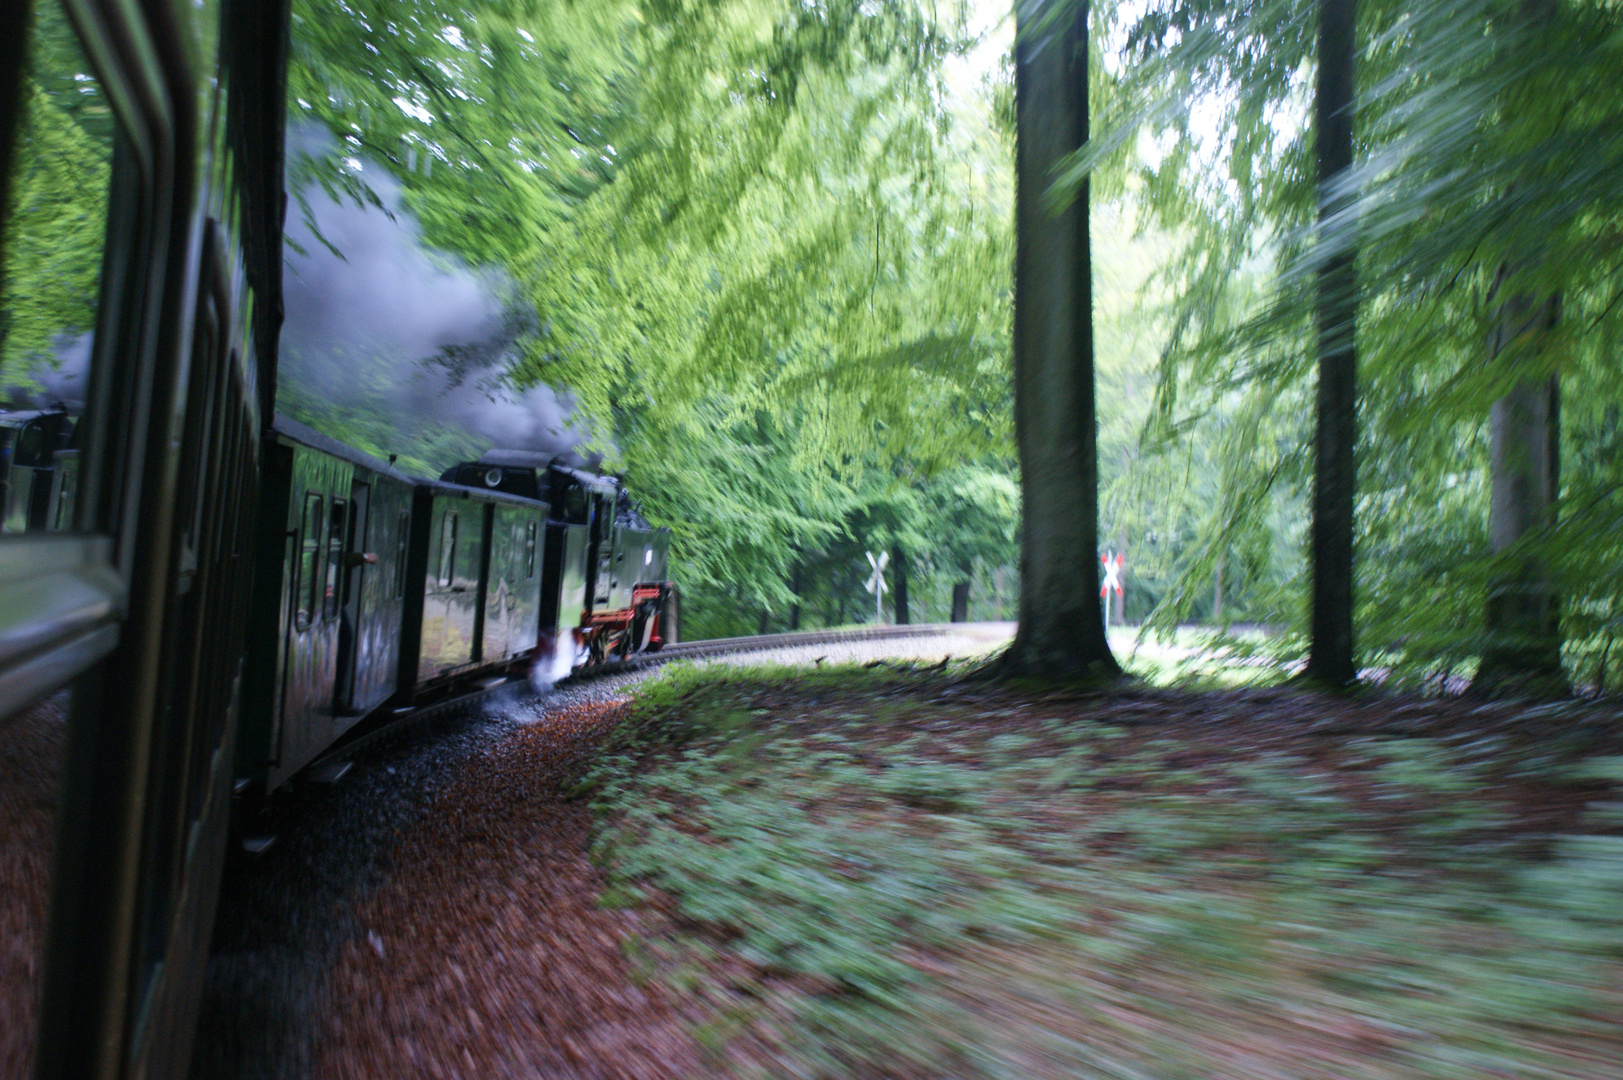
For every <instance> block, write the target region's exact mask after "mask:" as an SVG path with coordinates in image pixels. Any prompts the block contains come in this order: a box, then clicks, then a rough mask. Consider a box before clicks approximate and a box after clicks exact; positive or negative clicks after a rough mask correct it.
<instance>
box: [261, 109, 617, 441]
mask: <svg viewBox="0 0 1623 1080" xmlns="http://www.w3.org/2000/svg"><path fill="white" fill-rule="evenodd" d="M289 142H290V144H291V146H290V156H291V155H295V154H301V153H302V154H307V155H310V156H312V157H315V156H320V155H323V154H327V153H331V152H332V147H333V144H332V140H331V138H330V136H328V135H327V133H326V132H325V131H324V130H321V129H318V128H309V127H306V128H303V129H301V130H298V131H295V132H290V133H289ZM348 167H350V168H358V169H360V170H361V172H362V178H363V179H364V180H365V181H366V183H367V184H368V185H369V186H370V187H371V188H372V190H373V191H374V192H375V193H376V194H377V196H378V199H379V201H380V202H381V204H382V209H379V208H378V207H375V206H361V205H356V204H355V203H354V202H349V201H346V202H335V201H334V200H333V199H332V198H330V197H329V196H328V195H327V194H326V193H325V192H324V191H323V190H322V189H321V187H320V186H319V185H316V184H311V185H310V186H308V187H307V188H305V189H304V190H303V192H302V194H303V197H304V200H305V201H306V203H307V204H308V205H309V206H310V209H311V216H312V217H313V218H314V221H315V226H316V229H317V230H319V236H318V235H317V234H316V232H315V231H313V230H312V229H311V227H310V224H309V222H307V221H306V220H304V216H303V215H302V214H299V213H290V214H289V215H288V218H289V220H288V226H287V235H288V239H289V241H290V242H291V243H290V244H289V248H288V251H287V263H286V269H285V272H284V274H283V291H284V298H285V304H286V322H285V324H284V326H283V331H282V353H281V356H282V359H281V372H280V381H281V384H282V387H283V388H284V390H285V391H288V393H286V394H285V395H284V398H283V400H284V401H285V402H286V403H287V404H288V407H289V408H290V411H294V412H295V413H296V414H298V413H304V415H301V416H300V419H303V420H306V421H307V422H309V423H311V424H312V425H313V426H316V427H318V428H323V429H326V430H328V432H329V433H330V434H333V435H335V436H336V437H339V438H344V437H346V436H352V435H353V434H354V433H353V430H333V428H334V427H335V426H337V427H340V428H344V427H350V426H351V425H352V424H354V423H357V422H359V421H358V420H357V418H372V421H373V422H372V423H371V425H370V427H369V428H368V434H370V435H371V436H372V438H374V439H375V441H378V442H382V441H387V440H391V439H392V440H393V441H394V445H390V446H388V447H386V448H383V449H388V450H391V451H399V452H402V453H405V454H407V455H415V454H416V453H417V451H419V449H420V450H421V452H422V455H423V456H429V455H432V454H434V453H435V451H438V453H439V456H441V457H442V458H443V457H444V455H445V453H446V444H447V442H449V443H450V444H452V445H453V446H456V447H457V449H458V450H459V451H460V452H461V453H464V454H476V453H478V452H480V451H482V450H483V449H484V448H488V447H490V446H497V447H501V448H503V449H520V450H536V451H540V452H543V453H554V454H566V455H567V454H570V452H571V451H573V450H574V448H575V447H576V446H577V445H578V444H579V443H581V442H582V441H583V440H584V439H585V437H586V434H587V433H586V432H585V430H584V429H583V426H582V425H581V424H580V423H578V422H577V421H576V420H575V419H574V418H572V416H571V402H570V400H569V398H568V396H567V395H564V394H559V393H558V392H557V391H555V390H553V389H552V388H551V387H548V386H544V385H538V386H534V387H531V388H530V389H528V390H524V391H518V390H514V389H512V388H511V387H510V386H509V385H508V383H507V374H508V371H509V369H510V366H511V364H512V363H513V361H514V360H515V359H516V355H517V346H518V343H519V342H520V341H521V340H522V339H523V338H524V337H525V336H526V335H527V334H529V333H533V331H534V329H535V325H536V320H535V317H534V313H533V311H531V310H530V309H529V308H528V307H527V306H526V305H524V304H523V302H522V301H521V300H520V299H519V297H518V290H517V289H516V288H515V286H514V285H513V283H512V281H511V280H509V279H508V278H507V277H506V275H504V274H503V273H502V272H500V271H498V270H493V269H476V268H473V267H470V266H469V265H468V264H467V263H465V262H463V261H462V260H461V259H459V258H457V257H455V256H453V255H449V254H446V253H444V252H439V251H434V250H432V249H429V248H427V247H425V246H424V244H423V241H422V233H421V229H420V227H419V226H418V223H417V221H416V219H415V218H413V217H412V215H411V214H410V212H409V211H407V210H406V209H405V208H404V206H403V204H402V200H401V191H400V185H399V184H398V183H397V182H396V181H395V180H394V178H393V177H391V176H390V175H389V174H388V173H387V172H386V171H384V170H383V169H382V168H380V167H378V166H376V165H374V164H371V163H368V162H366V161H365V160H364V159H351V160H350V164H349V166H348ZM323 240H325V241H326V243H324V242H323ZM329 244H330V245H331V247H329V246H328V245H329ZM333 249H336V253H335V251H334V250H333ZM380 428H381V429H388V428H392V430H380ZM458 433H465V434H466V436H469V437H471V438H463V439H458V438H457V437H456V435H457V434H458ZM476 444H477V445H476ZM432 464H435V465H437V466H439V467H443V466H445V465H449V464H451V462H450V461H449V460H440V461H438V462H434V463H432Z"/></svg>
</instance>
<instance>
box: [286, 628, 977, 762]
mask: <svg viewBox="0 0 1623 1080" xmlns="http://www.w3.org/2000/svg"><path fill="white" fill-rule="evenodd" d="M1007 626H1008V624H1003V623H918V624H908V625H904V626H859V627H853V628H848V629H843V630H801V631H796V632H794V633H788V634H756V635H752V636H750V637H735V638H707V639H704V640H700V641H685V642H681V643H678V644H675V645H667V646H665V647H664V648H663V649H661V650H659V651H658V652H654V653H639V654H637V655H635V656H632V657H629V658H627V659H624V660H610V661H607V662H605V663H602V664H594V665H592V666H591V667H588V668H582V669H580V670H578V671H575V672H573V673H571V674H570V675H568V676H566V677H565V678H562V679H559V680H558V681H557V682H556V683H554V684H552V686H551V687H549V688H548V689H549V691H550V690H554V689H562V688H566V687H570V686H579V685H582V684H585V683H589V682H592V681H594V680H596V679H600V678H604V677H607V676H610V675H616V674H623V673H627V672H634V671H641V670H644V669H647V668H650V667H658V666H660V665H662V664H668V663H671V662H673V661H677V660H694V659H703V658H707V657H715V656H727V655H732V654H736V653H748V652H769V651H773V650H777V649H785V648H796V647H804V646H811V645H840V644H848V643H856V642H867V641H886V640H893V639H901V638H917V637H942V636H965V637H975V638H980V639H983V640H986V641H995V640H998V639H1001V638H1003V637H1007V636H1009V631H1007V629H1006V628H1007ZM529 682H530V680H529V678H528V677H527V676H512V677H504V678H491V679H486V680H483V681H482V682H481V683H477V684H475V685H474V686H473V687H472V688H471V689H470V690H468V691H467V692H465V693H460V694H457V695H455V696H452V697H447V698H445V699H443V700H440V701H435V702H433V703H431V704H428V705H423V706H419V707H412V708H407V709H400V710H396V711H395V712H394V713H389V714H385V715H382V716H380V717H379V718H378V720H377V722H375V723H373V724H370V725H368V726H367V728H366V730H364V731H361V732H359V733H358V734H357V735H356V736H355V737H353V738H351V739H348V740H346V741H344V742H342V743H340V744H338V745H336V746H334V747H332V748H331V749H330V750H328V751H327V752H326V753H325V754H323V755H322V756H321V757H319V758H317V759H316V760H315V761H313V762H312V763H311V764H310V766H309V767H308V768H307V769H306V770H305V775H306V776H307V777H313V778H316V779H320V780H328V779H335V778H336V777H337V776H338V775H341V774H342V772H343V770H344V768H346V767H347V765H348V763H349V761H350V760H351V759H352V758H353V757H354V756H355V755H356V754H358V753H360V752H361V751H363V750H365V749H367V748H368V747H371V746H374V745H376V744H378V743H380V742H383V741H384V740H386V739H391V738H394V737H396V736H398V735H400V734H401V733H403V732H404V731H406V730H407V729H409V728H411V727H413V726H415V725H417V724H420V723H423V722H424V721H427V720H431V719H433V718H435V717H438V716H443V715H444V714H446V713H447V712H450V711H452V710H456V709H464V708H467V707H469V706H471V705H474V704H477V703H478V702H479V701H480V700H481V699H485V698H490V697H493V696H495V695H497V694H501V693H512V692H513V691H514V690H520V689H522V688H524V687H525V685H526V684H528V683H529Z"/></svg>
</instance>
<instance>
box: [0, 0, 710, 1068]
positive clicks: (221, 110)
mask: <svg viewBox="0 0 1623 1080" xmlns="http://www.w3.org/2000/svg"><path fill="white" fill-rule="evenodd" d="M51 35H57V36H56V37H55V38H51V40H49V41H45V43H44V45H43V46H42V45H41V42H42V41H43V40H44V39H45V38H48V37H50V36H51ZM58 38H60V40H58ZM288 41H289V4H288V2H287V0H138V2H126V0H118V2H115V0H8V2H7V3H4V4H0V214H3V215H4V217H0V273H8V274H9V273H13V272H14V270H15V268H16V267H18V266H23V267H26V266H29V265H42V260H43V261H44V263H48V262H49V260H50V258H51V257H52V249H51V246H50V245H51V244H52V243H58V244H62V243H68V242H74V243H77V242H78V241H77V240H75V239H74V237H75V236H76V235H77V234H75V233H74V232H73V231H72V230H73V229H76V228H79V223H82V222H83V221H87V220H89V219H90V218H91V217H94V216H95V215H88V214H68V213H65V212H63V213H50V212H45V211H41V210H40V209H39V208H40V207H42V206H44V207H46V211H48V210H49V206H50V204H49V203H48V201H41V199H40V198H38V197H36V196H38V195H39V194H40V193H42V192H43V193H45V194H46V195H50V196H52V197H55V198H57V199H58V200H59V201H60V200H72V199H76V198H81V197H82V196H83V193H84V192H85V191H87V190H92V187H91V183H90V182H91V181H92V180H95V181H96V183H97V185H100V184H102V183H105V188H104V189H99V190H105V193H106V200H107V201H106V208H105V214H104V216H102V217H100V218H99V220H101V221H104V222H105V233H104V234H102V235H98V236H97V237H96V238H95V242H94V244H93V246H92V247H90V248H89V249H88V250H92V251H99V252H101V261H100V266H99V273H98V274H97V275H96V277H95V281H94V282H93V288H90V289H89V290H88V293H89V294H91V300H92V301H93V303H92V305H91V306H92V309H93V310H91V311H89V312H88V313H87V314H86V320H87V324H86V325H79V324H75V326H76V332H84V331H90V332H93V337H92V339H91V346H90V356H89V363H88V372H87V380H86V389H85V397H84V402H83V406H82V408H75V409H74V410H71V411H65V410H61V409H54V410H52V409H48V410H42V411H41V410H35V411H31V412H28V413H23V412H15V413H8V414H4V415H0V482H3V483H4V486H5V491H4V498H3V507H4V514H3V516H0V750H8V749H9V747H8V743H7V740H9V739H14V738H20V737H21V736H20V735H18V733H19V732H22V731H25V730H33V729H35V728H37V727H38V725H30V724H21V723H17V722H16V721H17V720H18V719H19V718H20V717H22V716H23V715H24V714H30V713H36V712H39V711H40V710H50V709H55V708H57V707H58V703H60V702H61V701H62V700H63V698H64V696H65V697H66V700H67V705H66V712H67V727H66V734H65V743H66V748H65V751H64V760H63V764H62V772H61V782H60V789H59V791H58V792H57V805H58V826H57V831H56V839H55V845H54V849H53V852H52V873H51V893H50V898H49V923H48V927H47V929H46V933H45V938H46V940H45V948H44V958H43V963H42V964H41V965H39V971H40V972H41V976H40V977H41V980H42V982H41V985H40V986H39V987H38V988H37V993H36V992H34V991H30V993H29V994H28V995H25V996H23V997H20V998H17V1000H19V1001H22V1002H25V1003H26V1005H27V1007H28V1008H32V1007H33V1004H34V1003H35V1002H37V1007H38V1015H37V1018H36V1017H30V1016H28V1015H13V1014H11V1013H8V1015H7V1021H6V1023H7V1025H8V1027H9V1028H10V1029H12V1030H15V1029H16V1028H17V1027H19V1026H21V1025H23V1024H26V1023H29V1022H32V1023H33V1026H34V1031H35V1038H34V1039H33V1047H34V1050H33V1054H34V1065H33V1070H34V1075H35V1076H36V1077H39V1078H52V1080H55V1078H63V1077H98V1078H115V1077H117V1078H134V1077H170V1076H182V1075H185V1074H186V1072H187V1069H188V1062H189V1059H190V1047H191V1040H192V1031H193V1026H194V1024H195V1020H196V1014H197V1007H198V1001H199V996H200V993H201V986H202V978H203V971H204V966H205V964H206V960H207V953H208V943H209V939H210V935H211V931H212V927H213V923H214V918H215V907H216V903H217V897H218V892H219V877H220V872H221V866H222V862H223V859H224V857H225V851H226V846H227V838H228V836H229V827H230V821H231V815H232V807H233V805H234V803H235V802H236V801H237V799H238V795H239V793H240V792H241V791H242V790H243V789H244V787H249V788H253V787H257V788H259V789H261V790H271V789H275V788H277V787H278V786H279V785H282V784H285V783H286V782H287V781H288V780H289V779H290V778H291V777H293V776H295V775H296V774H297V773H298V771H299V770H300V769H301V768H303V767H305V766H306V765H307V764H308V763H309V762H311V761H313V760H314V759H315V758H317V757H318V756H319V755H320V754H321V753H322V752H323V751H324V750H325V749H327V748H328V747H331V746H332V745H333V744H334V743H335V742H337V741H338V740H340V739H342V738H345V737H347V736H350V735H353V734H354V733H355V732H356V731H358V730H359V725H362V724H363V723H365V722H366V718H367V717H368V716H373V717H377V716H379V715H384V714H387V713H389V712H390V711H392V710H397V709H403V708H409V707H412V706H415V705H418V704H421V703H423V702H426V701H431V700H435V699H439V698H443V697H447V696H451V695H454V694H456V693H458V692H460V691H462V690H465V689H467V688H469V687H470V686H473V685H482V684H483V683H485V682H487V681H488V680H491V679H495V678H505V677H509V676H511V675H515V674H521V673H528V672H529V671H531V670H532V669H533V668H534V667H536V666H537V665H538V664H539V665H542V666H543V668H544V670H546V671H549V672H550V673H552V674H557V673H561V672H563V671H567V670H570V669H572V668H574V667H575V666H578V665H582V664H592V663H601V662H603V661H605V660H608V659H610V658H612V657H614V656H625V655H629V654H631V653H633V652H637V651H644V650H653V649H657V648H659V647H660V645H661V644H663V643H665V642H669V641H672V640H674V639H675V633H676V621H677V618H678V609H677V603H678V601H677V593H676V590H675V589H674V587H673V586H672V585H671V583H670V581H669V580H668V579H669V571H668V566H667V563H668V553H669V534H668V533H667V532H666V531H665V530H662V529H654V528H651V527H650V526H649V525H648V523H647V522H646V521H645V520H644V519H643V518H642V516H641V514H640V513H639V512H638V510H637V507H636V505H635V504H634V503H633V502H632V501H631V499H630V497H629V495H628V493H627V492H626V490H625V488H624V486H623V484H622V483H621V482H620V481H619V480H618V479H616V478H615V477H612V476H601V475H597V474H594V473H590V472H586V471H582V470H579V469H575V468H571V467H569V466H568V465H566V464H565V463H562V462H558V461H554V460H551V459H543V458H542V457H540V456H538V455H534V454H526V453H521V452H515V451H496V452H492V453H490V454H486V455H485V456H484V457H483V458H482V459H481V460H479V461H477V462H463V463H460V464H457V465H455V466H453V467H452V468H451V469H449V470H447V471H446V472H445V473H444V475H442V476H441V477H440V478H439V479H429V478H422V477H411V476H407V475H406V474H404V473H403V472H401V471H400V470H398V469H396V468H395V467H394V465H393V464H392V463H391V462H385V461H381V460H378V459H376V458H373V457H370V456H368V455H366V454H362V453H359V452H358V451H356V450H354V449H352V448H349V447H346V446H343V445H341V444H339V443H337V442H335V441H334V440H331V439H328V438H326V437H325V436H323V435H321V434H319V433H317V432H315V431H312V430H310V429H309V428H307V427H304V426H302V425H300V424H298V423H297V422H295V421H293V420H291V419H288V418H286V417H283V416H279V415H277V413H276V410H275V400H274V399H275V394H274V388H275V385H276V368H277V346H278V334H279V329H280V325H281V310H282V300H281V273H282V235H283V224H284V217H285V213H286V205H287V199H286V196H285V193H284V187H283V175H284V167H283V166H284V143H285V129H286V107H285V98H286V93H287V80H286V67H287V56H288V49H289V45H288ZM68 46H72V47H74V48H76V49H78V50H80V55H82V58H83V59H82V67H80V68H79V69H77V70H76V71H74V72H72V73H70V74H68V75H66V76H62V78H61V79H59V83H58V85H59V86H60V87H66V88H67V89H66V90H65V91H62V92H61V93H60V94H59V98H60V102H59V103H58V104H60V107H58V104H52V101H53V99H51V98H50V95H49V94H48V93H46V92H45V91H46V89H48V87H44V85H43V80H44V76H43V75H41V74H40V73H39V69H36V68H34V67H30V55H31V54H33V55H39V56H45V55H49V56H50V57H52V58H53V61H52V62H53V63H56V62H59V61H60V57H61V56H62V55H65V54H64V53H63V49H64V48H67V47H68ZM58 74H60V73H58ZM42 132H43V133H44V134H42ZM46 135H50V137H51V138H52V139H54V142H51V148H52V149H51V151H50V152H49V153H47V152H45V151H43V150H42V149H41V147H43V146H44V145H45V143H44V141H42V140H44V139H45V136H46ZM74 155H77V156H74ZM53 169H57V170H61V172H60V174H59V175H58V176H56V178H55V179H53V174H52V172H51V170H53ZM98 178H99V179H98ZM53 185H54V186H53ZM24 196H27V197H24ZM64 222H65V223H66V224H65V225H64V224H63V223H64ZM53 230H54V231H53ZM64 230H66V231H64ZM64 238H65V239H64ZM30 259H32V260H34V262H33V263H29V261H28V260H30ZM75 272H77V270H76V271H75ZM70 276H71V275H68V274H58V275H55V276H54V277H52V276H51V275H45V276H41V277H38V278H36V279H35V281H36V284H37V283H38V282H45V285H44V286H41V287H55V286H54V285H53V284H52V283H53V282H57V281H63V282H68V281H69V278H70ZM7 284H8V283H7V281H6V280H5V279H3V278H0V364H3V363H4V362H5V357H6V355H7V353H6V352H5V351H4V350H6V349H11V348H13V347H14V346H15V341H16V340H18V339H16V338H12V339H8V337H7V335H8V334H12V333H15V332H17V328H18V327H20V326H23V322H22V321H20V320H17V319H14V318H13V315H14V311H13V310H12V308H10V307H8V305H15V304H19V303H31V302H35V300H37V296H34V295H33V294H30V295H28V296H23V297H22V299H18V295H17V294H15V293H11V292H7V291H6V289H7ZM70 284H71V282H70ZM81 291H84V290H81ZM68 299H69V300H71V301H73V302H74V303H78V302H79V300H78V298H77V294H75V295H74V296H70V297H69V298H68ZM70 306H71V305H70ZM49 310H52V311H54V310H58V309H56V308H51V309H49ZM62 310H66V308H62ZM0 373H4V372H3V370H0ZM5 840H6V838H5V837H0V842H4V841H5ZM9 885H10V883H8V882H0V902H5V901H6V894H5V891H4V890H5V888H7V887H9ZM0 989H3V988H0ZM8 1000H9V999H8ZM8 1007H9V1005H8Z"/></svg>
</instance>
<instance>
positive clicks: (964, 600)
mask: <svg viewBox="0 0 1623 1080" xmlns="http://www.w3.org/2000/svg"><path fill="white" fill-rule="evenodd" d="M963 574H964V576H963V578H961V579H960V580H958V581H955V582H953V583H952V621H953V622H968V621H969V571H967V570H965V571H963Z"/></svg>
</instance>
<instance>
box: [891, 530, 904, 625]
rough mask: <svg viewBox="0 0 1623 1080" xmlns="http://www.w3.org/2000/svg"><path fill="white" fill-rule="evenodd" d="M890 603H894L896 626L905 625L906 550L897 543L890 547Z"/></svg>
mask: <svg viewBox="0 0 1623 1080" xmlns="http://www.w3.org/2000/svg"><path fill="white" fill-rule="evenodd" d="M890 565H891V580H890V587H891V603H892V604H894V605H895V610H896V618H895V623H896V625H897V626H906V625H907V552H905V551H903V550H902V545H900V544H897V545H895V546H894V547H892V548H891V549H890Z"/></svg>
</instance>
